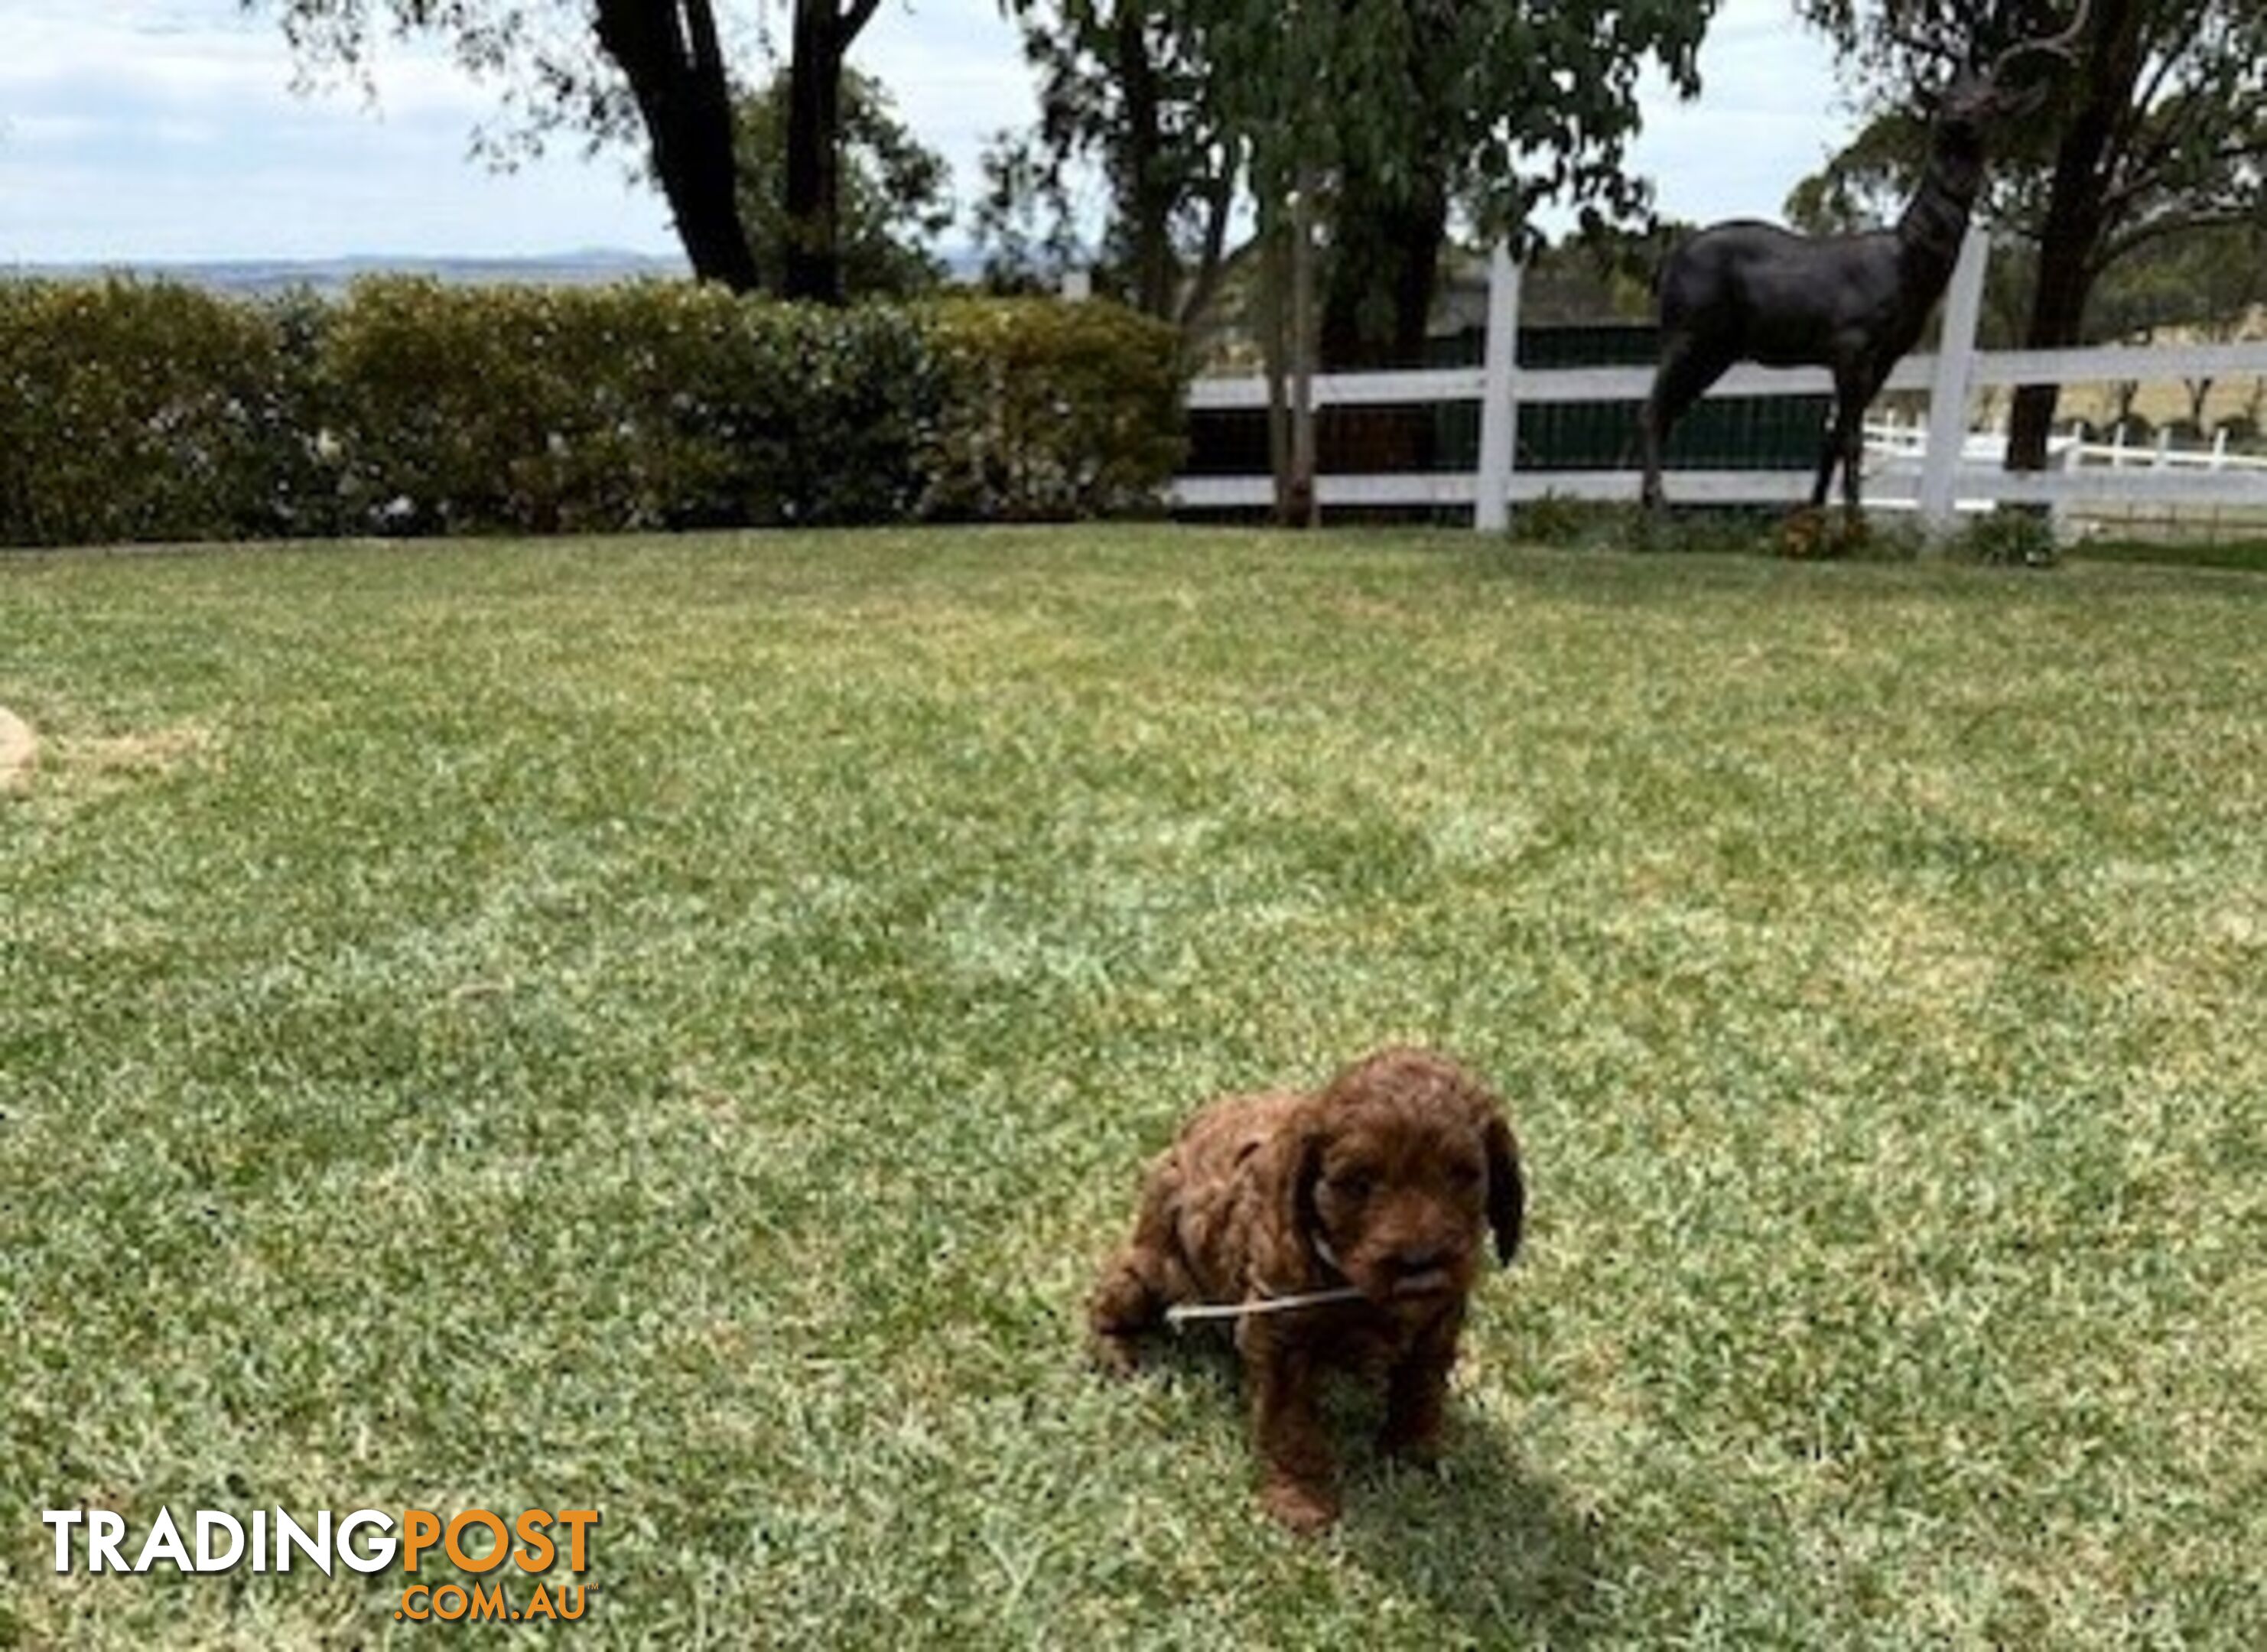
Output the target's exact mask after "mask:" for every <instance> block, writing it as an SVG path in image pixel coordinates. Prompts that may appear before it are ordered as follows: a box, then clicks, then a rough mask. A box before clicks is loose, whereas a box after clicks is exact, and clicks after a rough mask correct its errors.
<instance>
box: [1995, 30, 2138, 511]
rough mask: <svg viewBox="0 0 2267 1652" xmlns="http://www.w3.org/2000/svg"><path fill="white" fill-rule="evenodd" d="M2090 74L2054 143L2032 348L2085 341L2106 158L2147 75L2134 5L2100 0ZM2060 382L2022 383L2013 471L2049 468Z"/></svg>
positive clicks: (2085, 67)
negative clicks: (2118, 123) (2120, 115)
mask: <svg viewBox="0 0 2267 1652" xmlns="http://www.w3.org/2000/svg"><path fill="white" fill-rule="evenodd" d="M2087 38H2088V45H2087V57H2086V61H2085V62H2084V63H2083V64H2082V65H2081V67H2080V74H2081V75H2082V76H2083V77H2084V97H2085V101H2084V103H2083V104H2082V105H2080V107H2079V110H2078V112H2077V114H2075V115H2074V116H2073V118H2072V121H2071V123H2070V125H2069V126H2068V127H2067V128H2065V129H2064V132H2063V135H2062V142H2061V143H2058V144H2057V145H2056V147H2055V162H2054V175H2053V177H2052V179H2051V180H2050V182H2049V184H2048V187H2047V216H2046V222H2045V224H2043V226H2042V227H2041V230H2040V233H2039V275H2038V284H2037V285H2036V287H2035V288H2033V289H2032V295H2031V314H2030V319H2029V323H2028V324H2027V325H2026V326H2025V327H2024V329H2023V348H2024V349H2035V350H2047V349H2067V348H2068V347H2069V346H2071V345H2073V344H2077V343H2080V341H2082V337H2083V334H2082V329H2083V327H2084V326H2085V323H2086V300H2087V294H2088V293H2090V292H2091V291H2092V290H2093V288H2094V281H2095V276H2096V275H2100V274H2101V256H2102V238H2103V236H2104V235H2105V233H2106V232H2107V231H2108V230H2109V224H2108V223H2107V221H2106V220H2105V218H2104V217H2103V205H2102V195H2103V191H2104V188H2105V184H2106V180H2104V178H2103V176H2102V169H2103V165H2104V162H2105V160H2106V158H2108V156H2109V149H2110V136H2111V133H2112V130H2113V126H2114V122H2115V121H2116V119H2117V112H2118V111H2119V110H2121V109H2124V108H2125V107H2127V106H2129V105H2130V104H2131V101H2132V98H2133V88H2134V82H2135V79H2136V77H2138V76H2139V73H2140V63H2141V59H2140V50H2141V46H2140V40H2139V33H2138V25H2137V21H2136V18H2135V17H2134V14H2133V11H2132V8H2131V6H2130V4H2123V3H2122V0H2096V10H2095V19H2094V24H2093V27H2092V31H2091V32H2090V33H2089V35H2088V37H2087ZM2058 389H2059V387H2058V386H2057V385H2021V386H2019V387H2018V388H2017V390H2016V392H2015V398H2014V407H2013V408H2012V410H2011V411H2010V413H2009V415H2008V422H2007V468H2008V469H2009V470H2044V469H2045V468H2046V464H2047V438H2048V437H2049V436H2051V434H2052V433H2053V430H2054V415H2055V402H2056V400H2057V398H2058Z"/></svg>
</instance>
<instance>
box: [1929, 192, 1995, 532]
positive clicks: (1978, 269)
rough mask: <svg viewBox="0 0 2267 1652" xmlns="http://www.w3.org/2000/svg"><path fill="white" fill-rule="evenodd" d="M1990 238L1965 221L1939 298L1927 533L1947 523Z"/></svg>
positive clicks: (1964, 437) (1952, 510) (1963, 441)
mask: <svg viewBox="0 0 2267 1652" xmlns="http://www.w3.org/2000/svg"><path fill="white" fill-rule="evenodd" d="M1991 257H1992V238H1991V237H1990V236H1989V235H1988V234H1986V233H1985V231H1984V230H1983V228H1982V227H1981V226H1979V225H1975V224H1971V225H1970V226H1969V230H1968V234H1967V237H1966V239H1963V241H1962V242H1961V243H1960V261H1959V262H1958V263H1957V264H1955V265H1954V266H1953V268H1952V287H1951V290H1950V291H1949V292H1948V293H1947V294H1946V296H1945V300H1944V332H1943V336H1942V337H1941V339H1940V341H1938V343H1937V347H1936V373H1935V376H1934V378H1933V379H1932V380H1931V382H1930V385H1929V387H1928V455H1927V457H1926V459H1923V460H1922V461H1921V474H1920V520H1921V525H1922V526H1923V527H1924V528H1926V530H1927V531H1928V532H1930V533H1932V534H1935V533H1942V532H1945V531H1946V530H1947V529H1948V528H1949V527H1951V526H1952V519H1953V517H1954V516H1955V514H1956V506H1955V501H1954V498H1953V487H1954V484H1955V482H1956V481H1958V480H1959V475H1960V459H1961V454H1962V452H1963V450H1965V449H1966V447H1967V445H1968V389H1969V385H1970V378H1971V374H1972V370H1973V368H1974V365H1975V361H1976V322H1977V318H1978V317H1979V316H1980V315H1981V314H1982V313H1983V310H1984V267H1985V265H1986V264H1987V263H1989V262H1990V261H1991Z"/></svg>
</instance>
